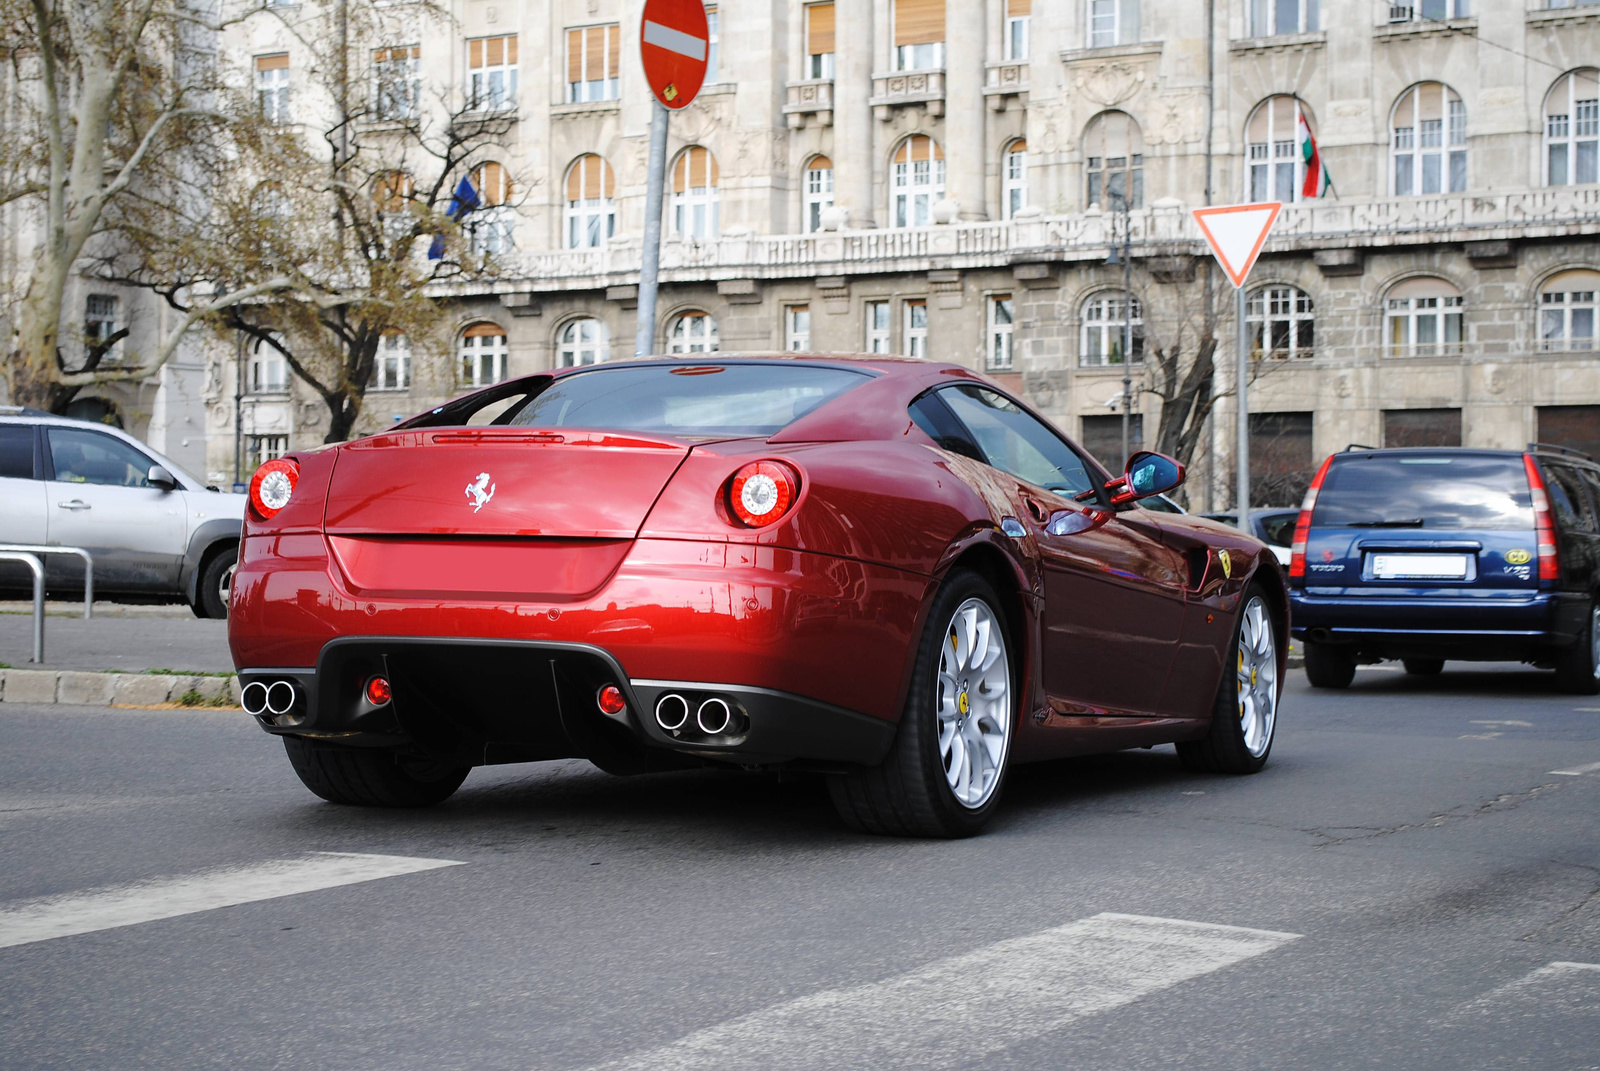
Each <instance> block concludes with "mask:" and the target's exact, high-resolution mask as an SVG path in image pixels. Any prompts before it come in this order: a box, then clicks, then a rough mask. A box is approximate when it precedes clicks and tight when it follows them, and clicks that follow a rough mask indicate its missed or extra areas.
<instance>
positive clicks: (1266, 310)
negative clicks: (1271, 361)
mask: <svg viewBox="0 0 1600 1071" xmlns="http://www.w3.org/2000/svg"><path fill="white" fill-rule="evenodd" d="M1245 310H1246V311H1245V325H1246V327H1247V328H1248V330H1249V332H1250V353H1251V356H1253V357H1256V358H1257V359H1259V358H1261V357H1274V358H1277V359H1279V360H1282V359H1284V358H1299V357H1310V356H1311V342H1312V333H1311V332H1312V321H1313V319H1314V317H1313V314H1312V308H1311V295H1309V294H1307V293H1305V292H1304V291H1301V290H1297V289H1295V288H1294V287H1292V286H1263V287H1261V288H1260V289H1257V290H1252V291H1251V292H1250V297H1249V301H1248V303H1247V304H1246V306H1245Z"/></svg>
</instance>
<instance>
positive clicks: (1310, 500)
mask: <svg viewBox="0 0 1600 1071" xmlns="http://www.w3.org/2000/svg"><path fill="white" fill-rule="evenodd" d="M1331 464H1333V456H1332V455H1331V454H1330V455H1329V456H1328V458H1327V460H1325V461H1324V462H1323V463H1322V467H1321V468H1320V469H1318V470H1317V474H1316V476H1315V477H1313V478H1312V480H1311V488H1310V490H1308V491H1306V497H1305V500H1304V501H1302V502H1301V503H1300V516H1299V517H1298V518H1297V519H1296V520H1295V522H1294V542H1293V543H1291V544H1290V548H1289V575H1290V576H1291V577H1295V576H1300V577H1303V576H1305V575H1306V537H1307V536H1309V535H1310V533H1311V511H1312V510H1314V509H1316V508H1317V492H1318V491H1320V490H1322V481H1323V480H1324V479H1325V478H1326V477H1327V475H1328V466H1329V465H1331Z"/></svg>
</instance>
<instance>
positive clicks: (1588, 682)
mask: <svg viewBox="0 0 1600 1071" xmlns="http://www.w3.org/2000/svg"><path fill="white" fill-rule="evenodd" d="M1556 687H1557V688H1560V689H1561V690H1562V691H1563V692H1566V693H1567V694H1568V695H1594V694H1596V693H1597V692H1600V606H1597V605H1595V603H1594V601H1593V600H1591V601H1590V603H1589V613H1588V619H1587V624H1585V625H1584V627H1583V630H1582V631H1580V632H1579V633H1578V638H1577V640H1576V641H1575V642H1574V643H1573V644H1572V646H1571V647H1569V648H1567V649H1566V650H1565V651H1562V652H1561V654H1560V655H1559V656H1558V657H1557V658H1556Z"/></svg>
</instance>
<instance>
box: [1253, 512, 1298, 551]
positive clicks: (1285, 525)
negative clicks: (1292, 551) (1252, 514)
mask: <svg viewBox="0 0 1600 1071" xmlns="http://www.w3.org/2000/svg"><path fill="white" fill-rule="evenodd" d="M1299 519H1300V514H1298V513H1280V514H1278V515H1276V516H1273V517H1263V518H1262V519H1261V538H1262V539H1263V540H1264V541H1266V542H1267V543H1270V544H1272V545H1273V546H1275V547H1287V546H1292V545H1293V544H1294V526H1295V523H1296V522H1297V521H1298V520H1299Z"/></svg>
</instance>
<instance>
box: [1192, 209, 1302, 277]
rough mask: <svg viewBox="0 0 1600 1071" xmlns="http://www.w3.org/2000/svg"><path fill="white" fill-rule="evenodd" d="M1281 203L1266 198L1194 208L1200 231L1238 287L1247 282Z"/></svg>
mask: <svg viewBox="0 0 1600 1071" xmlns="http://www.w3.org/2000/svg"><path fill="white" fill-rule="evenodd" d="M1282 207H1283V205H1282V204H1281V203H1279V202H1278V201H1265V202H1262V203H1261V204H1254V205H1221V206H1219V207H1217V208H1197V209H1195V210H1194V221H1195V222H1196V223H1198V224H1199V225H1200V233H1201V234H1204V235H1205V236H1206V241H1207V242H1209V243H1210V244H1211V252H1212V253H1213V254H1215V255H1216V258H1217V263H1218V264H1221V265H1222V270H1223V271H1225V272H1227V273H1228V278H1229V279H1232V280H1233V285H1234V287H1235V288H1238V287H1242V286H1244V281H1245V278H1246V277H1248V276H1249V274H1250V269H1251V268H1253V267H1255V265H1256V258H1257V257H1259V256H1260V255H1261V247H1262V246H1263V245H1265V244H1266V241H1267V235H1268V234H1270V233H1272V225H1273V224H1274V223H1275V222H1277V219H1278V210H1279V209H1281V208H1282Z"/></svg>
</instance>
